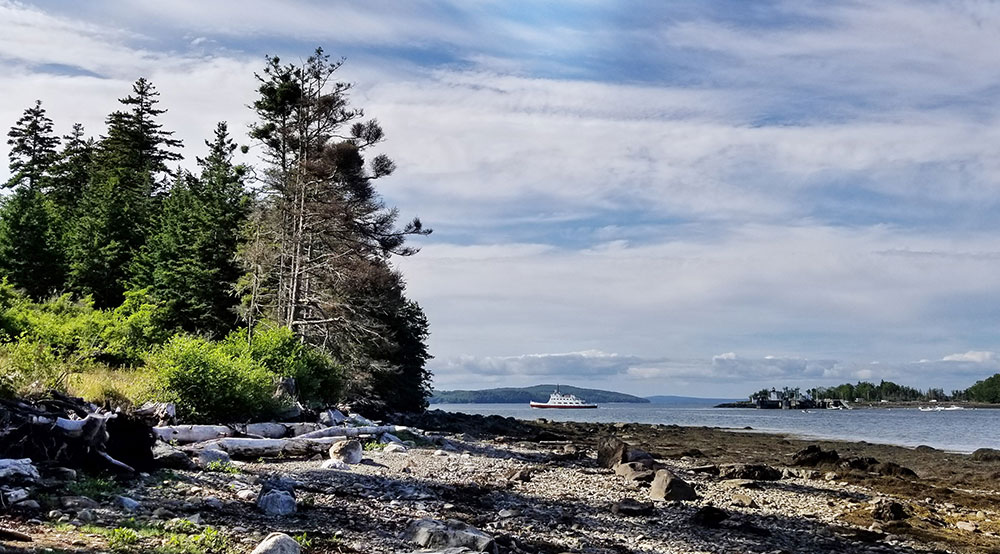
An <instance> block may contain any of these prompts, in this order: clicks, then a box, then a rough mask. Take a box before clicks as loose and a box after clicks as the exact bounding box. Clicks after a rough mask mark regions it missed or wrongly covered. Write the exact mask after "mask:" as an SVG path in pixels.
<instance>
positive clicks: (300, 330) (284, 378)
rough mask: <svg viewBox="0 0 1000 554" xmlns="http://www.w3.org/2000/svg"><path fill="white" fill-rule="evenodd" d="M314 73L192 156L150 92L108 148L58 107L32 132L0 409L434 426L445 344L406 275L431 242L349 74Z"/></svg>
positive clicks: (262, 89)
mask: <svg viewBox="0 0 1000 554" xmlns="http://www.w3.org/2000/svg"><path fill="white" fill-rule="evenodd" d="M299 60H300V61H298V62H296V63H286V62H283V61H282V60H279V59H278V58H277V57H275V56H267V57H265V59H264V60H263V64H262V66H263V67H262V69H261V70H260V71H259V72H257V73H255V74H254V77H255V78H256V83H255V90H254V91H253V92H254V100H253V102H252V103H251V105H250V106H249V108H250V110H251V111H252V112H253V121H252V123H251V125H250V129H249V135H248V136H247V135H245V134H243V133H239V134H231V133H230V128H229V126H228V125H227V123H226V122H224V121H223V122H218V123H214V122H206V127H205V129H204V131H205V133H206V136H207V137H208V138H207V140H205V142H204V145H195V147H194V148H189V149H188V150H186V151H185V150H184V146H185V145H183V144H182V143H181V141H180V140H178V139H177V138H176V137H175V136H174V132H173V131H171V130H169V129H167V128H165V127H164V124H163V122H162V119H163V114H164V113H166V112H167V110H166V109H165V108H164V107H162V105H161V103H160V97H159V96H160V95H159V92H158V91H157V90H156V88H155V87H154V85H153V83H151V82H150V81H149V80H147V79H145V78H143V77H140V78H138V79H137V80H136V81H135V82H134V84H133V85H132V87H131V90H130V91H124V90H123V91H122V92H125V93H129V94H127V95H126V96H125V97H124V98H121V99H120V100H119V103H120V104H119V106H118V109H117V110H115V111H113V112H112V113H110V114H108V115H107V117H106V119H105V126H104V128H102V129H98V130H97V131H96V136H95V135H93V134H91V133H94V131H93V130H85V129H84V128H83V126H82V125H81V124H79V123H77V124H73V125H72V127H71V128H70V127H69V126H68V125H66V127H64V129H65V130H68V131H69V134H66V135H65V136H60V134H59V133H57V132H56V123H55V122H53V120H52V119H50V118H49V116H48V113H47V111H46V109H45V107H44V106H43V103H42V101H41V100H37V101H35V102H34V103H33V104H32V105H30V106H29V107H28V108H26V109H25V110H24V112H23V115H22V116H21V117H20V118H19V119H18V120H17V121H16V122H13V126H12V127H10V129H9V131H8V133H7V138H8V141H7V144H8V145H10V151H9V167H10V172H11V177H10V179H8V180H7V181H6V182H4V183H0V186H2V188H4V189H6V190H7V193H5V194H4V195H3V197H2V199H0V398H18V397H31V396H36V395H39V394H42V393H44V392H45V391H47V390H57V391H59V392H63V393H69V394H73V395H80V396H83V397H84V398H85V399H86V400H88V401H93V402H95V403H98V404H101V405H106V406H111V407H116V408H117V407H121V408H125V409H128V408H131V407H137V406H139V405H142V404H143V403H145V402H147V401H156V402H173V403H174V404H175V405H176V409H177V412H178V415H179V416H181V417H182V418H184V419H185V420H186V421H187V422H189V423H199V422H208V423H213V422H215V421H218V420H219V419H220V418H230V419H231V420H246V421H250V420H256V421H266V420H268V419H270V418H274V417H280V416H286V417H287V414H289V413H292V412H294V411H295V410H302V409H309V408H322V407H325V406H330V405H336V404H337V403H340V402H351V403H352V404H353V405H355V406H357V407H358V408H359V409H361V405H362V404H364V409H365V410H367V412H368V413H370V414H377V413H383V412H386V411H419V410H421V409H423V408H424V407H425V406H426V405H427V403H426V400H427V397H428V396H429V395H430V379H431V373H430V371H429V369H428V368H427V367H426V362H427V361H428V360H429V359H430V355H429V353H428V351H427V337H428V335H429V325H428V322H427V318H426V317H425V315H424V313H423V310H422V309H421V307H420V306H419V305H418V304H417V303H416V302H414V301H413V300H411V299H409V298H407V295H406V282H405V279H404V277H403V275H402V274H401V273H400V272H399V270H398V268H397V267H396V265H395V260H396V259H398V258H399V257H401V256H411V255H414V254H416V253H417V251H418V249H417V248H415V247H413V246H410V245H409V244H408V242H407V241H408V239H410V238H414V237H422V236H425V235H427V234H429V233H430V229H426V228H424V226H423V225H422V223H421V222H420V220H419V219H417V218H414V219H410V220H406V221H401V220H400V217H401V216H400V212H399V210H397V209H396V208H395V207H392V206H388V205H386V204H385V202H384V200H383V199H382V197H381V195H380V194H379V191H378V190H377V188H376V185H377V184H378V183H379V182H380V181H379V180H380V179H382V178H384V177H388V176H389V175H391V174H392V173H393V172H394V170H395V167H396V166H395V164H394V162H393V161H392V160H391V159H390V158H389V157H388V156H387V155H386V154H384V153H381V150H382V146H381V144H382V142H383V141H384V140H385V138H386V137H385V134H384V132H383V130H382V127H381V126H380V125H379V123H378V121H377V120H375V119H372V118H370V117H369V116H366V115H365V113H364V112H363V110H362V109H361V108H359V107H357V106H354V105H352V103H351V98H350V96H351V90H352V85H351V84H349V83H344V82H339V81H338V80H337V77H338V76H339V73H338V71H339V69H340V67H341V65H342V63H343V61H342V60H340V61H333V60H331V59H330V56H329V55H328V54H326V53H324V52H323V50H322V49H321V48H318V49H316V51H315V52H314V53H313V54H312V55H311V56H308V57H307V58H305V59H304V60H301V59H299ZM44 92H45V91H39V94H42V93H44ZM248 92H249V91H248ZM185 117H190V114H187V115H186V116H185ZM60 124H61V125H65V123H63V122H60ZM88 131H89V132H88ZM243 143H245V144H243ZM251 148H252V149H253V152H254V154H253V156H251V158H250V159H256V160H259V161H258V162H257V163H255V164H253V165H252V166H251V165H249V164H244V163H239V156H240V153H242V154H244V155H245V154H248V153H249V151H250V149H251ZM182 152H184V154H182ZM185 158H186V163H185Z"/></svg>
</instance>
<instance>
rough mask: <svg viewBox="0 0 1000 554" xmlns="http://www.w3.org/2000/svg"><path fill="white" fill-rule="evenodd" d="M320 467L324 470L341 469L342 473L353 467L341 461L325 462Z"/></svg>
mask: <svg viewBox="0 0 1000 554" xmlns="http://www.w3.org/2000/svg"><path fill="white" fill-rule="evenodd" d="M319 467H321V468H323V469H339V470H341V471H346V470H350V469H351V466H349V465H347V464H345V463H344V462H342V461H340V460H323V463H321V464H319Z"/></svg>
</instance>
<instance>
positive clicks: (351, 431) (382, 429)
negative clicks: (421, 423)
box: [296, 425, 409, 439]
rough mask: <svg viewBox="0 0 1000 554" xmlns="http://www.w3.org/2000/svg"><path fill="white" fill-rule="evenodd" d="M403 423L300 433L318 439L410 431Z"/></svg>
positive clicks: (304, 437) (305, 436) (301, 436)
mask: <svg viewBox="0 0 1000 554" xmlns="http://www.w3.org/2000/svg"><path fill="white" fill-rule="evenodd" d="M408 430H409V428H408V427H404V426H401V425H379V426H377V427H327V428H326V429H319V430H317V431H313V432H311V433H306V434H304V435H299V436H298V437H296V438H299V439H318V438H323V437H357V436H360V435H381V434H382V433H400V432H402V431H408Z"/></svg>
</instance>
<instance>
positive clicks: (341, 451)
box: [330, 439, 362, 464]
mask: <svg viewBox="0 0 1000 554" xmlns="http://www.w3.org/2000/svg"><path fill="white" fill-rule="evenodd" d="M361 454H362V449H361V442H360V441H357V440H355V439H351V440H346V441H340V442H338V443H334V445H333V446H331V447H330V459H331V460H340V461H341V462H344V463H345V464H360V463H361Z"/></svg>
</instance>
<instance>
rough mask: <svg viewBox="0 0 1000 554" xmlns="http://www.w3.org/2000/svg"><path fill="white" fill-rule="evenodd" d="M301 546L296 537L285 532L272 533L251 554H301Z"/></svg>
mask: <svg viewBox="0 0 1000 554" xmlns="http://www.w3.org/2000/svg"><path fill="white" fill-rule="evenodd" d="M299 552H301V548H300V547H299V543H297V542H295V539H293V538H292V537H289V536H288V535H286V534H284V533H271V534H270V535H268V536H267V537H265V538H264V540H263V541H261V543H260V544H258V545H257V548H254V549H253V552H251V553H250V554H299Z"/></svg>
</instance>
